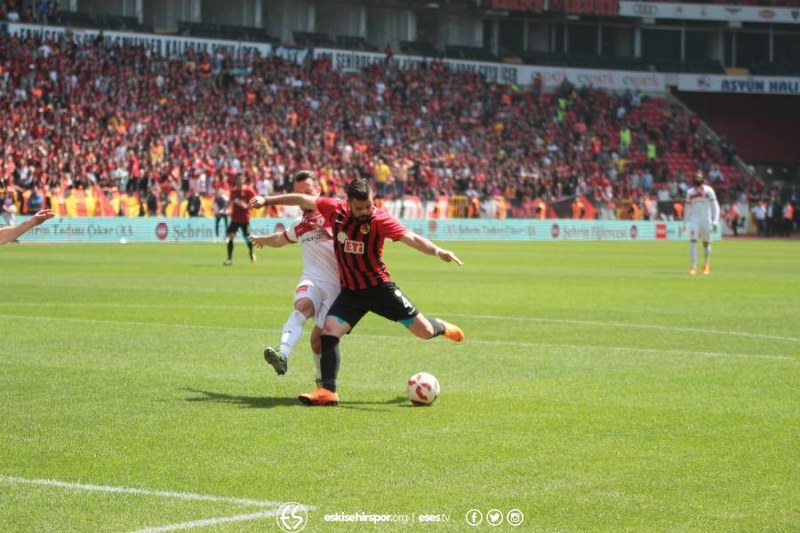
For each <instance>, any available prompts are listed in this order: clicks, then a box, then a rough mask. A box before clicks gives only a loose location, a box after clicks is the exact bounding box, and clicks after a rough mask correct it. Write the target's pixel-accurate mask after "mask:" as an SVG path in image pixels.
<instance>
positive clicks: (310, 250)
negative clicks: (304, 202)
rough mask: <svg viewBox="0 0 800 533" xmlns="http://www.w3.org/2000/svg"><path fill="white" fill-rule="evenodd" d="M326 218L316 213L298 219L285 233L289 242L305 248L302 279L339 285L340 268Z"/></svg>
mask: <svg viewBox="0 0 800 533" xmlns="http://www.w3.org/2000/svg"><path fill="white" fill-rule="evenodd" d="M326 225H327V224H326V222H325V218H324V217H323V216H322V215H321V214H320V213H319V211H314V212H312V213H304V214H303V216H302V217H298V218H297V220H295V221H294V222H293V223H292V225H291V226H289V228H288V229H287V230H286V231H285V232H284V234H283V235H284V237H285V238H286V240H288V241H289V242H299V243H300V244H301V245H302V248H303V273H302V274H301V278H303V279H311V280H314V281H319V282H323V283H326V284H327V283H332V284H333V285H334V286H338V285H339V267H338V265H337V264H336V256H335V255H334V254H333V235H332V234H331V231H330V229H329V227H326Z"/></svg>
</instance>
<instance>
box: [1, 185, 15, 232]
mask: <svg viewBox="0 0 800 533" xmlns="http://www.w3.org/2000/svg"><path fill="white" fill-rule="evenodd" d="M0 209H2V212H3V220H4V221H5V223H6V226H13V225H14V215H16V214H17V206H16V204H15V203H14V193H13V192H11V191H10V190H8V191H6V197H5V198H3V205H2V206H0Z"/></svg>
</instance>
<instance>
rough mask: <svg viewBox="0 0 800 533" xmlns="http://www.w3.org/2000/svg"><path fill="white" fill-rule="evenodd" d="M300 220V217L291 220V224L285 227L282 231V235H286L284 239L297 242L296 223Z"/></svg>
mask: <svg viewBox="0 0 800 533" xmlns="http://www.w3.org/2000/svg"><path fill="white" fill-rule="evenodd" d="M301 221H302V219H301V218H298V219H296V220H295V221H294V222H292V225H291V226H289V227H288V228H286V231H284V232H283V236H284V237H286V240H287V241H289V242H297V231H296V228H297V225H298V224H299V223H300V222H301Z"/></svg>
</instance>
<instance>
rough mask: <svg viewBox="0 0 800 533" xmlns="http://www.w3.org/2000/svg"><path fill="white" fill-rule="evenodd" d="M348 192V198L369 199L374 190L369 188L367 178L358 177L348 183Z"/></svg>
mask: <svg viewBox="0 0 800 533" xmlns="http://www.w3.org/2000/svg"><path fill="white" fill-rule="evenodd" d="M346 192H347V199H348V200H369V195H370V193H371V192H372V190H371V189H370V188H369V183H367V180H365V179H364V178H356V179H354V180H353V181H351V182H350V183H348V184H347V189H346Z"/></svg>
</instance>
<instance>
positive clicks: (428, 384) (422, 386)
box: [406, 372, 439, 405]
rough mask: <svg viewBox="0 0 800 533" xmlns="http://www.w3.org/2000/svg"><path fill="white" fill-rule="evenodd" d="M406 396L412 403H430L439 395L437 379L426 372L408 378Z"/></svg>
mask: <svg viewBox="0 0 800 533" xmlns="http://www.w3.org/2000/svg"><path fill="white" fill-rule="evenodd" d="M406 396H408V399H409V400H411V403H413V404H414V405H430V404H432V403H433V401H434V400H435V399H436V398H437V397H438V396H439V380H437V379H436V378H435V377H434V376H433V375H432V374H428V373H427V372H417V373H416V374H414V375H413V376H411V377H410V378H408V384H407V385H406Z"/></svg>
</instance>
